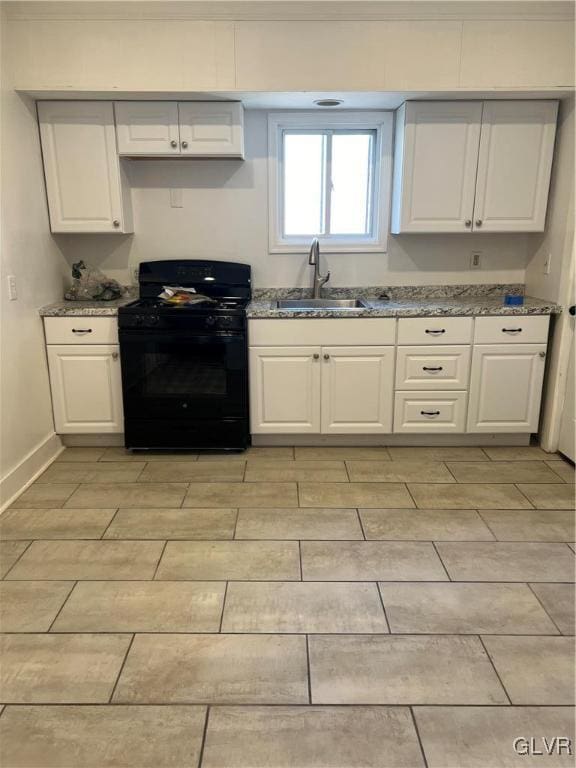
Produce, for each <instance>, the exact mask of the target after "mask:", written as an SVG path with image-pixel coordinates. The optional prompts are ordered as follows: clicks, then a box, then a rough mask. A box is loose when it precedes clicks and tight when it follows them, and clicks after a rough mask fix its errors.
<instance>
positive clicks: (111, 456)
mask: <svg viewBox="0 0 576 768" xmlns="http://www.w3.org/2000/svg"><path fill="white" fill-rule="evenodd" d="M100 461H198V454H197V453H191V452H188V451H129V450H127V449H126V448H120V447H118V448H107V449H106V452H105V453H104V456H102V458H101V459H100Z"/></svg>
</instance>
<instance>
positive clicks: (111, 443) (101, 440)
mask: <svg viewBox="0 0 576 768" xmlns="http://www.w3.org/2000/svg"><path fill="white" fill-rule="evenodd" d="M60 437H61V439H62V442H63V443H64V445H68V446H71V447H76V446H80V447H95V448H99V447H100V446H102V448H111V447H114V448H115V447H117V446H124V434H123V433H122V434H119V435H118V434H111V435H100V434H98V435H60Z"/></svg>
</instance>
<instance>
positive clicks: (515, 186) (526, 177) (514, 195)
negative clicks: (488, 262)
mask: <svg viewBox="0 0 576 768" xmlns="http://www.w3.org/2000/svg"><path fill="white" fill-rule="evenodd" d="M557 112H558V102H556V101H486V102H484V111H483V115H482V132H481V136H480V155H479V159H478V179H477V187H476V202H475V205H474V229H475V230H477V231H479V232H542V231H543V230H544V225H545V221H546V207H547V204H548V189H549V186H550V171H551V168H552V155H553V152H554V136H555V133H556V115H557Z"/></svg>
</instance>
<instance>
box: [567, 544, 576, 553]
mask: <svg viewBox="0 0 576 768" xmlns="http://www.w3.org/2000/svg"><path fill="white" fill-rule="evenodd" d="M568 546H569V547H570V549H571V550H572V551H573V552H576V544H568Z"/></svg>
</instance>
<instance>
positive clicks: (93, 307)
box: [40, 295, 135, 317]
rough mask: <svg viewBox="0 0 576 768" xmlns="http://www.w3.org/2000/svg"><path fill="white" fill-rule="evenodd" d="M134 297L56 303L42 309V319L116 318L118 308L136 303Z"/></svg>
mask: <svg viewBox="0 0 576 768" xmlns="http://www.w3.org/2000/svg"><path fill="white" fill-rule="evenodd" d="M134 299H135V297H134V296H133V295H129V296H122V298H121V299H115V300H113V301H65V300H62V301H55V302H54V303H53V304H48V305H46V306H45V307H42V308H41V309H40V314H41V316H42V317H115V316H116V315H117V314H118V307H123V306H125V305H126V304H130V302H131V301H134Z"/></svg>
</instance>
